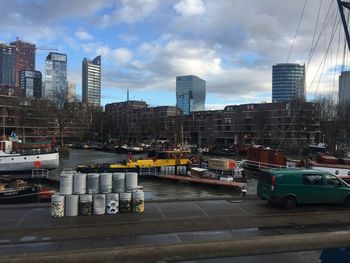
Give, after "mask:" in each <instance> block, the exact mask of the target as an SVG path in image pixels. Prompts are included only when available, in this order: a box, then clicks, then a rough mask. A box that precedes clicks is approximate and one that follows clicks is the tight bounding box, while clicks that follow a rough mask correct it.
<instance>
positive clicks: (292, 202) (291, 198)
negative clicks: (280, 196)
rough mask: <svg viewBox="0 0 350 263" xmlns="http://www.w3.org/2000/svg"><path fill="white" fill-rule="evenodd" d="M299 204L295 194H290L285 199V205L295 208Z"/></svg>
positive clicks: (285, 206) (287, 207)
mask: <svg viewBox="0 0 350 263" xmlns="http://www.w3.org/2000/svg"><path fill="white" fill-rule="evenodd" d="M296 206H297V199H296V198H295V197H294V196H291V195H288V196H286V197H285V198H284V200H283V207H284V208H286V209H293V208H295V207H296Z"/></svg>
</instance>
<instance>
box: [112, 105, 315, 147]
mask: <svg viewBox="0 0 350 263" xmlns="http://www.w3.org/2000/svg"><path fill="white" fill-rule="evenodd" d="M319 116H320V109H319V104H317V103H311V102H302V101H291V102H279V103H262V104H243V105H230V106H226V107H225V109H224V110H215V111H196V112H192V113H191V114H188V115H181V114H180V109H178V108H177V107H171V106H161V107H147V104H146V103H145V102H135V101H131V102H120V103H111V104H107V105H106V125H107V127H106V133H107V134H109V136H108V137H109V138H116V139H117V141H120V142H142V141H144V140H150V139H152V140H168V141H170V142H172V143H175V144H177V143H185V142H187V143H191V144H197V145H199V146H201V147H204V146H213V145H231V146H232V145H239V144H261V145H265V146H275V147H281V148H291V147H307V146H308V145H309V144H313V143H318V142H321V136H320V133H321V132H320V117H319Z"/></svg>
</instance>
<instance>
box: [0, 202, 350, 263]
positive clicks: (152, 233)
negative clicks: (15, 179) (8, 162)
mask: <svg viewBox="0 0 350 263" xmlns="http://www.w3.org/2000/svg"><path fill="white" fill-rule="evenodd" d="M0 213H1V217H0V231H1V235H0V255H1V257H0V262H9V260H11V261H13V262H25V261H21V260H24V259H25V260H29V259H30V257H29V255H32V257H33V260H32V262H35V261H36V260H37V259H38V258H36V255H40V258H43V255H44V254H45V255H46V256H49V255H50V256H52V255H54V254H55V253H65V255H67V253H66V252H67V251H70V252H71V253H70V254H71V255H73V254H74V253H75V255H79V256H83V255H87V254H86V253H85V252H86V250H87V249H88V250H89V252H90V253H92V251H95V250H96V251H100V253H102V252H101V250H103V251H104V250H107V251H109V250H110V249H112V248H113V249H112V250H113V251H115V253H117V252H118V251H119V252H118V253H121V254H123V255H125V253H126V254H128V253H131V252H130V251H133V252H132V253H136V252H135V251H138V253H140V254H139V255H144V253H146V254H147V255H150V254H152V253H156V252H155V251H158V252H157V253H158V255H159V253H160V252H159V251H164V253H165V251H167V249H170V248H172V249H173V251H177V250H178V251H182V252H181V253H184V251H183V249H185V247H187V249H188V248H189V247H192V248H193V249H195V250H194V251H197V250H196V249H198V248H196V247H195V245H196V244H197V243H198V242H199V243H198V244H200V247H203V248H205V247H206V246H207V244H206V243H203V242H219V243H220V242H221V243H220V246H221V247H225V246H226V245H225V244H231V243H227V242H239V243H237V244H236V245H234V243H232V244H231V245H232V246H236V247H237V246H238V244H243V243H244V242H249V244H253V243H254V242H256V246H255V248H257V247H259V244H260V243H259V242H262V243H264V242H265V243H266V240H270V241H271V242H272V241H273V242H275V243H274V244H275V246H277V245H281V244H285V246H286V247H288V246H290V243H288V242H290V240H294V242H296V244H298V243H299V244H301V243H300V240H298V237H300V236H301V235H311V236H303V239H304V240H309V241H310V242H311V241H312V242H316V241H317V240H319V242H321V241H322V242H324V240H325V239H326V240H333V239H331V237H334V235H332V236H331V237H329V236H327V235H330V234H331V233H333V232H335V233H338V234H337V235H336V236H335V237H336V238H338V239H339V238H340V239H341V240H342V241H344V239H343V238H344V236H343V234H344V231H350V224H349V223H350V210H349V209H347V208H344V207H342V206H334V205H332V206H328V205H327V206H315V205H314V206H311V205H310V206H300V207H297V208H296V209H295V210H285V209H283V208H280V207H270V206H268V205H267V203H266V202H264V201H261V200H257V199H254V198H247V200H245V199H243V198H242V199H237V198H236V199H227V200H217V199H215V200H205V199H204V200H201V199H198V200H187V201H180V200H168V201H164V200H163V201H162V202H148V203H147V202H146V205H145V212H144V213H142V214H117V215H104V216H88V217H81V216H80V217H64V218H52V217H50V208H49V204H38V205H34V206H33V205H7V206H1V207H0ZM317 235H321V236H317ZM322 235H323V236H322ZM325 235H326V236H325ZM267 236H268V237H269V238H268V239H266V237H267ZM293 236H295V237H294V239H293ZM347 236H350V235H349V234H347ZM264 237H265V238H264ZM287 237H288V238H287ZM283 238H284V239H285V240H282V239H283ZM247 240H248V241H247ZM283 242H285V243H283ZM332 242H333V243H334V244H339V243H337V241H334V240H333V241H332ZM189 243H190V244H189ZM265 243H264V244H265ZM198 244H197V245H198ZM288 244H289V245H288ZM322 244H323V245H322V246H326V245H327V244H325V243H322ZM175 245H176V246H178V247H174V246H175ZM184 245H186V246H185V247H184ZM212 245H213V244H212ZM260 245H261V244H260ZM319 245H320V244H319ZM150 246H151V247H153V248H154V247H155V246H156V247H157V249H156V250H155V248H154V249H153V250H152V249H151V248H150ZM264 246H266V244H265V245H264ZM273 246H274V245H273V244H270V246H269V247H270V248H273ZM136 247H137V249H136ZM160 247H162V249H163V250H159V249H160ZM248 247H250V248H251V251H250V252H249V253H252V250H254V249H253V248H252V247H251V246H248ZM306 247H307V246H306ZM314 248H315V247H310V249H314ZM316 248H317V247H316ZM128 249H129V250H130V251H128ZM147 249H148V250H147ZM266 249H267V248H266V247H265V251H266ZM229 250H230V251H231V253H232V251H234V250H232V247H231V249H229ZM73 251H74V253H73ZM84 251H85V252H84ZM208 251H209V250H208ZM243 251H246V250H244V249H242V248H241V249H240V250H239V251H238V252H241V253H243ZM255 251H258V250H255ZM281 251H282V250H281ZM289 251H290V250H289ZM79 252H80V253H82V254H79ZM197 252H198V253H199V251H197ZM37 253H44V254H37ZM76 253H78V254H76ZM179 253H180V252H179ZM246 253H248V252H247V251H246ZM107 254H108V253H107ZM107 254H106V251H104V252H103V255H107ZM59 255H60V257H62V255H61V254H59ZM198 255H199V254H198ZM238 255H239V254H238ZM100 256H102V254H101V255H100ZM119 256H120V255H119ZM90 257H91V258H92V255H90ZM56 259H57V258H56ZM56 259H55V260H56ZM100 259H101V258H100ZM141 259H142V256H141ZM154 259H155V258H154ZM16 260H18V261H16ZM29 261H30V260H29ZM66 261H67V262H70V261H68V260H66ZM66 261H64V262H66ZM141 261H142V260H141ZM47 262H50V260H48V261H47ZM72 262H73V261H72ZM135 262H137V260H136V261H135ZM149 262H152V261H149Z"/></svg>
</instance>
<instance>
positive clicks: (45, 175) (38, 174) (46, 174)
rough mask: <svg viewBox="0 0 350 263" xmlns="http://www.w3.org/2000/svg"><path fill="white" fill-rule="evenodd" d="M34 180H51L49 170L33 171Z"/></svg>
mask: <svg viewBox="0 0 350 263" xmlns="http://www.w3.org/2000/svg"><path fill="white" fill-rule="evenodd" d="M32 178H49V170H47V169H33V170H32Z"/></svg>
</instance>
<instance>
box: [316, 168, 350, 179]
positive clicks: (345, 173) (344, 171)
mask: <svg viewBox="0 0 350 263" xmlns="http://www.w3.org/2000/svg"><path fill="white" fill-rule="evenodd" d="M311 168H312V169H316V170H321V171H325V172H329V173H331V174H334V175H336V176H339V177H349V176H350V167H349V168H343V167H328V166H322V165H312V166H311Z"/></svg>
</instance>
